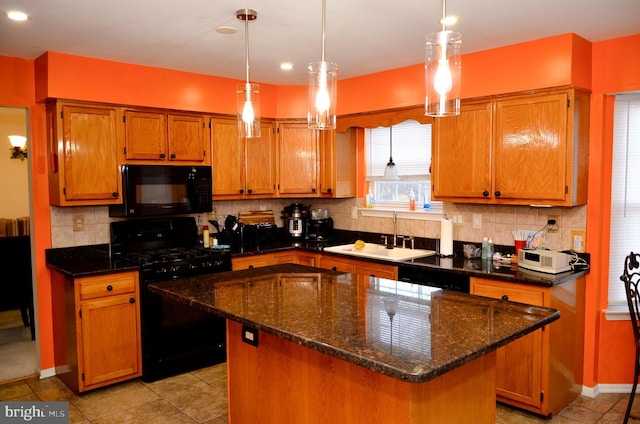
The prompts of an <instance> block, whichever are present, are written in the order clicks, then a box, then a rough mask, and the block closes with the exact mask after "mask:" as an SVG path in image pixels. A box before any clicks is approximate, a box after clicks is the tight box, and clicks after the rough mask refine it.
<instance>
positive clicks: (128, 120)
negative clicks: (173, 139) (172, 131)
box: [124, 110, 167, 160]
mask: <svg viewBox="0 0 640 424" xmlns="http://www.w3.org/2000/svg"><path fill="white" fill-rule="evenodd" d="M124 122H125V124H124V125H125V139H124V146H125V151H124V156H125V159H127V160H165V159H166V157H167V120H166V116H165V114H164V113H160V112H141V111H135V110H127V111H125V114H124Z"/></svg>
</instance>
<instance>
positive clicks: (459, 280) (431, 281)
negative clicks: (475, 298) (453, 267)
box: [398, 265, 470, 293]
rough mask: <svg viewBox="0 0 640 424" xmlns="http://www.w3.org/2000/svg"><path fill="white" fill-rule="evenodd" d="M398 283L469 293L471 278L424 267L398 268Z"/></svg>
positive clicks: (403, 266)
mask: <svg viewBox="0 0 640 424" xmlns="http://www.w3.org/2000/svg"><path fill="white" fill-rule="evenodd" d="M398 281H403V282H405V283H413V284H421V285H423V286H431V287H437V288H441V289H445V290H453V291H457V292H463V293H469V292H470V283H469V276H468V275H463V274H457V273H453V272H446V271H439V270H433V269H428V268H423V267H415V266H407V265H400V266H398Z"/></svg>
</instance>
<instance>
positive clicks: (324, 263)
mask: <svg viewBox="0 0 640 424" xmlns="http://www.w3.org/2000/svg"><path fill="white" fill-rule="evenodd" d="M317 262H318V267H319V268H324V269H331V270H334V271H340V272H353V261H352V260H351V259H348V258H342V257H339V256H333V255H321V256H320V257H319V258H318V261H317Z"/></svg>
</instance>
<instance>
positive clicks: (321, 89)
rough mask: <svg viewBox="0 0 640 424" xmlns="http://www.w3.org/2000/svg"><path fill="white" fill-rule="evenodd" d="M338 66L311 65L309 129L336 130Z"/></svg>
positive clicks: (325, 64)
mask: <svg viewBox="0 0 640 424" xmlns="http://www.w3.org/2000/svg"><path fill="white" fill-rule="evenodd" d="M337 82H338V65H336V64H335V63H331V62H314V63H310V64H309V112H308V115H307V121H308V124H309V128H312V129H316V130H332V129H335V128H336V92H337V85H338V84H337Z"/></svg>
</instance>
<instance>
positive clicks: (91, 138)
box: [47, 101, 122, 206]
mask: <svg viewBox="0 0 640 424" xmlns="http://www.w3.org/2000/svg"><path fill="white" fill-rule="evenodd" d="M47 128H48V131H47V138H48V139H47V147H48V165H49V166H48V168H49V170H48V174H49V201H50V204H51V205H55V206H82V205H107V204H117V203H121V202H122V197H121V194H120V192H121V190H122V188H121V187H122V185H121V181H122V180H121V176H120V170H119V167H118V156H117V146H118V141H119V132H120V130H119V128H120V127H119V122H118V109H117V108H116V107H112V106H103V105H95V104H84V103H72V102H62V101H58V102H55V103H49V104H48V105H47Z"/></svg>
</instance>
